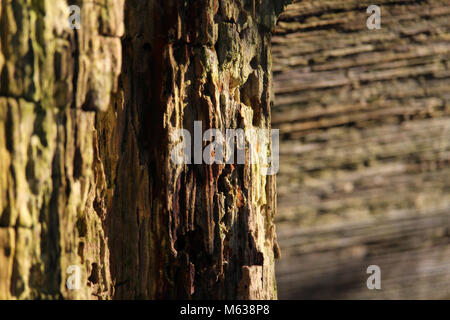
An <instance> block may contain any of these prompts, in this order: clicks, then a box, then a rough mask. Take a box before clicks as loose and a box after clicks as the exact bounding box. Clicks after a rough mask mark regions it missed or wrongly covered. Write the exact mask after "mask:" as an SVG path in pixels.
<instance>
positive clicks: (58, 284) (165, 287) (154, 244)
mask: <svg viewBox="0 0 450 320" xmlns="http://www.w3.org/2000/svg"><path fill="white" fill-rule="evenodd" d="M284 2H287V1H284V0H278V1H271V0H262V1H261V0H256V1H244V0H221V1H218V0H201V1H177V0H165V1H162V0H161V1H160V0H149V1H132V0H128V1H125V2H124V1H120V0H101V1H95V2H92V1H87V0H86V1H82V0H79V1H74V3H73V4H76V5H78V6H80V7H81V28H80V29H78V30H77V29H75V30H72V29H69V23H68V17H69V13H68V11H67V7H68V4H67V3H66V1H63V0H58V1H54V0H51V1H50V0H45V1H32V0H14V1H8V0H2V1H1V2H0V3H1V5H0V35H1V47H0V85H1V86H0V159H1V161H0V298H7V299H15V298H18V299H28V298H68V299H71V298H84V299H90V298H102V299H109V298H149V299H151V298H240V299H254V298H261V299H272V298H276V283H275V277H274V257H276V256H277V254H278V253H277V252H278V249H277V248H278V247H277V243H276V236H275V227H274V224H273V216H274V213H275V210H276V203H275V178H274V176H270V175H269V176H266V175H263V174H262V172H261V167H260V166H258V165H254V164H251V163H249V162H248V159H246V160H247V161H246V162H245V164H241V165H239V164H236V165H231V164H213V165H207V164H195V165H194V164H192V165H175V164H173V162H171V161H170V155H171V148H172V147H173V146H174V144H176V142H177V141H174V140H173V139H172V133H173V132H174V131H175V130H176V129H179V128H184V129H187V130H188V131H191V132H192V131H193V122H194V121H196V120H198V121H202V123H203V130H206V129H209V128H218V129H220V130H221V131H223V133H224V135H225V129H228V128H244V129H250V128H264V129H268V128H270V109H271V105H272V96H273V95H272V78H271V73H270V71H271V53H270V33H271V31H272V29H273V27H274V25H275V19H276V16H277V14H279V13H280V12H281V10H282V8H283V5H284ZM124 12H125V15H124V14H123V13H124ZM124 27H125V28H124ZM121 36H123V38H122V41H121V40H120V37H121ZM122 55H123V63H122V62H121V60H122ZM120 73H121V75H120V81H118V79H119V74H120ZM117 84H119V85H117ZM268 148H269V149H268V150H259V151H260V153H270V146H269V147H268ZM70 266H79V267H80V268H81V271H82V272H81V275H82V284H83V285H82V286H81V289H79V290H71V289H70V288H68V287H67V286H66V280H68V278H69V277H70V276H71V275H72V274H71V273H70V272H68V270H70V268H69V267H70Z"/></svg>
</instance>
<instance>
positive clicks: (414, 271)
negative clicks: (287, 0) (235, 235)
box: [272, 0, 450, 298]
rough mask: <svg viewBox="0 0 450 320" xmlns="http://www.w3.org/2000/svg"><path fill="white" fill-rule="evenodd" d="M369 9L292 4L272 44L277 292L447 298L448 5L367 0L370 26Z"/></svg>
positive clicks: (363, 3)
mask: <svg viewBox="0 0 450 320" xmlns="http://www.w3.org/2000/svg"><path fill="white" fill-rule="evenodd" d="M370 4H372V2H371V1H347V0H343V1H300V2H298V3H296V4H292V5H290V6H288V8H287V9H286V11H285V12H284V13H283V15H282V16H281V17H280V20H279V23H278V27H277V31H276V35H275V36H274V38H273V64H274V84H275V94H276V97H275V106H274V108H273V115H272V120H273V125H272V126H273V128H279V129H280V130H281V134H282V136H283V140H282V144H281V148H280V152H281V155H280V160H281V161H280V173H279V175H278V213H277V220H278V226H277V230H278V234H279V241H280V247H281V250H282V260H281V261H280V262H279V264H278V267H277V279H278V286H279V297H280V298H380V297H383V298H433V297H434V298H450V294H449V289H448V288H449V287H450V277H449V274H450V251H449V249H448V247H449V245H450V232H449V230H450V221H449V218H448V217H449V216H450V79H449V78H450V69H449V68H450V65H449V57H450V34H449V30H450V28H449V21H450V2H449V1H436V0H430V1H389V0H387V1H377V3H376V4H378V5H379V6H380V7H381V26H382V29H381V30H368V29H367V27H366V19H367V17H368V16H369V15H368V14H367V13H366V8H367V7H368V6H369V5H370ZM370 264H378V265H380V267H381V270H382V288H383V289H382V290H381V291H380V292H370V291H369V290H368V289H367V288H366V284H365V281H366V279H367V277H368V275H366V273H365V272H366V268H367V266H369V265H370Z"/></svg>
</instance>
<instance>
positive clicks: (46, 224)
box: [0, 0, 124, 299]
mask: <svg viewBox="0 0 450 320" xmlns="http://www.w3.org/2000/svg"><path fill="white" fill-rule="evenodd" d="M75 3H76V4H78V5H79V6H80V7H81V15H82V17H83V19H82V28H81V29H79V30H73V29H70V24H69V14H70V11H69V6H68V3H67V1H64V0H57V1H56V0H42V1H30V0H13V1H11V0H1V1H0V299H58V298H66V299H80V298H81V299H88V298H107V297H110V296H111V295H112V294H113V291H114V286H113V281H112V279H111V278H110V273H109V251H108V245H107V239H106V236H105V232H104V229H103V223H104V221H105V216H104V214H103V210H104V209H105V205H104V203H103V202H102V201H103V194H102V191H101V190H103V189H104V188H105V186H104V184H105V179H104V175H103V169H102V165H101V162H100V159H99V158H98V156H99V155H98V152H97V151H98V149H97V146H98V141H97V131H96V130H95V128H94V125H95V116H96V113H95V111H98V110H105V109H106V108H107V107H108V105H109V103H110V95H111V92H112V91H114V90H115V89H116V88H117V78H118V75H119V73H120V68H121V63H120V60H121V53H122V51H121V43H120V36H122V34H123V3H124V2H123V1H122V0H100V1H88V0H86V1H83V0H79V1H75ZM70 265H78V266H79V267H80V268H81V276H82V283H83V286H82V288H80V290H73V291H71V290H68V289H67V287H66V285H65V281H66V279H67V277H68V274H67V273H66V270H67V267H68V266H70Z"/></svg>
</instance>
